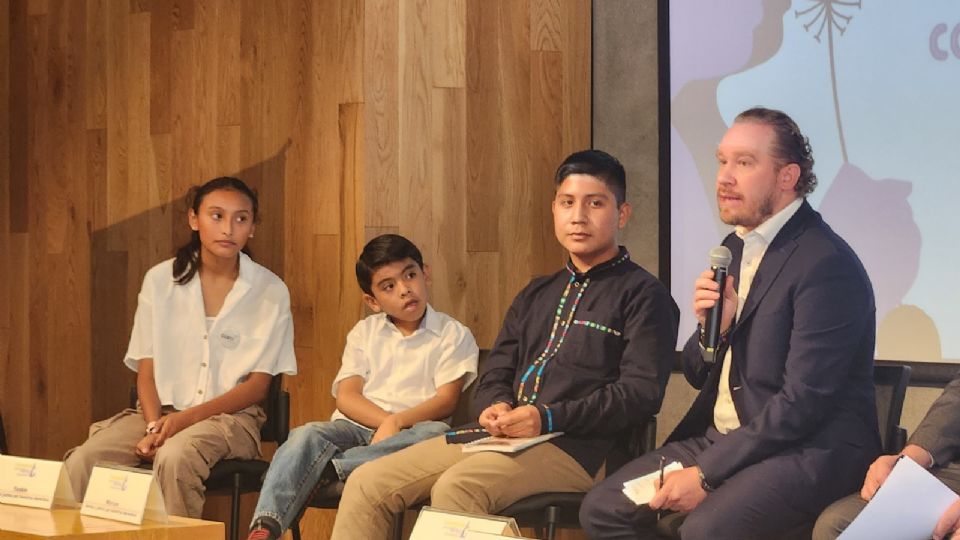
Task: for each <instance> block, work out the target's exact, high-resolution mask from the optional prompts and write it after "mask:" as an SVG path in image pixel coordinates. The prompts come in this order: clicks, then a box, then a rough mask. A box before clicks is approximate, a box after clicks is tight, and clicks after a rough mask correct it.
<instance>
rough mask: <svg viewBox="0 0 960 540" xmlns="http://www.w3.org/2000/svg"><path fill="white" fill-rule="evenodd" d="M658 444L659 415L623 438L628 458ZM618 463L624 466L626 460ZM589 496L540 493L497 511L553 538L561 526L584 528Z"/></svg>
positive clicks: (540, 535)
mask: <svg viewBox="0 0 960 540" xmlns="http://www.w3.org/2000/svg"><path fill="white" fill-rule="evenodd" d="M656 444H657V418H656V417H655V416H654V417H651V418H650V419H649V420H647V422H646V423H645V424H644V425H643V426H640V427H638V428H636V429H635V430H633V431H632V432H631V433H630V435H629V436H628V437H627V438H626V439H625V440H624V441H622V445H623V449H624V452H625V454H626V457H627V458H628V459H633V458H636V457H640V456H641V455H643V454H645V453H647V452H649V451H651V450H653V449H654V448H656ZM617 465H623V463H619V464H617ZM608 466H609V465H608ZM614 470H616V467H615V468H612V469H609V470H608V471H607V474H610V473H612V472H614ZM585 496H586V493H538V494H536V495H531V496H529V497H525V498H523V499H520V500H519V501H517V502H515V503H513V504H511V505H510V506H508V507H506V508H504V509H503V510H500V511H499V512H497V514H498V515H501V516H507V517H512V518H513V519H515V520H516V521H517V524H518V525H519V526H521V527H531V528H533V529H534V530H535V531H536V536H537V538H546V539H547V540H553V539H554V537H555V536H556V531H557V529H579V528H580V517H579V516H580V505H581V504H582V503H583V498H584V497H585Z"/></svg>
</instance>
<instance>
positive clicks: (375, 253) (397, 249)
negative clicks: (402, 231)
mask: <svg viewBox="0 0 960 540" xmlns="http://www.w3.org/2000/svg"><path fill="white" fill-rule="evenodd" d="M408 258H409V259H413V262H415V263H417V265H418V266H420V269H421V270H423V255H422V254H421V253H420V250H419V249H418V248H417V246H415V245H414V244H413V242H411V241H409V240H407V239H406V238H404V237H402V236H400V235H399V234H381V235H380V236H378V237H376V238H374V239H373V240H371V241H369V242H367V245H365V246H363V252H362V253H360V258H359V259H357V267H356V268H357V283H359V284H360V288H361V289H362V290H363V292H365V293H367V294H369V295H372V294H373V290H372V289H371V288H370V287H371V285H372V283H371V280H372V279H373V273H374V272H376V271H377V268H380V267H381V266H383V265H386V264H390V263H392V262H396V261H402V260H404V259H408Z"/></svg>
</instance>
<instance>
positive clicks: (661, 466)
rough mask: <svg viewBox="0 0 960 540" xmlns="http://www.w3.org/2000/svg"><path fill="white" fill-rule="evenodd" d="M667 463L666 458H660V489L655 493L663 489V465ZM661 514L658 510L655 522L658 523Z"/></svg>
mask: <svg viewBox="0 0 960 540" xmlns="http://www.w3.org/2000/svg"><path fill="white" fill-rule="evenodd" d="M666 462H667V457H666V456H662V455H661V456H660V487H658V488H657V491H659V490H661V489H663V464H664V463H666ZM661 514H663V511H662V510H660V509H659V508H658V509H657V521H660V516H661Z"/></svg>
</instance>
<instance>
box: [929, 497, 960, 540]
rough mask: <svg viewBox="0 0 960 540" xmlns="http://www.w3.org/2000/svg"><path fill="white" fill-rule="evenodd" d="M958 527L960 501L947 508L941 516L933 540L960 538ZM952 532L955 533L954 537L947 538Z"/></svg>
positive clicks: (959, 523)
mask: <svg viewBox="0 0 960 540" xmlns="http://www.w3.org/2000/svg"><path fill="white" fill-rule="evenodd" d="M958 525H960V501H955V502H954V503H953V504H951V505H950V508H947V510H946V511H945V512H944V513H943V515H942V516H940V521H938V522H937V526H936V527H935V528H934V529H933V540H943V539H944V538H951V539H958V538H960V530H957V526H958ZM951 532H953V535H952V536H947V535H949V534H950V533H951Z"/></svg>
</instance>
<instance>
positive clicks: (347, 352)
mask: <svg viewBox="0 0 960 540" xmlns="http://www.w3.org/2000/svg"><path fill="white" fill-rule="evenodd" d="M478 354H479V349H478V348H477V342H476V341H475V340H474V338H473V334H472V333H471V332H470V330H469V329H468V328H467V327H466V326H464V325H462V324H461V323H460V322H459V321H457V320H456V319H454V318H453V317H451V316H449V315H447V314H445V313H440V312H438V311H434V309H433V307H431V306H430V305H429V304H428V305H427V311H426V314H425V315H424V318H423V321H422V322H421V323H420V328H418V329H417V330H416V331H415V332H414V333H413V334H411V335H409V336H404V335H403V334H401V333H400V330H399V329H397V327H396V326H395V325H394V324H393V323H392V322H390V320H389V318H387V315H386V314H384V313H378V314H375V315H370V316H369V317H366V318H365V319H363V320H361V321H360V322H358V323H357V324H356V325H355V326H354V327H353V329H352V330H350V333H349V334H348V335H347V345H346V347H344V349H343V360H342V363H341V366H340V371H339V372H338V373H337V376H336V378H335V379H334V381H333V388H332V392H333V396H334V397H336V396H337V389H338V386H339V384H340V381H342V380H344V379H347V378H349V377H353V376H357V375H359V376H360V377H362V378H363V396H364V397H365V398H367V399H368V400H370V401H372V402H373V403H374V404H375V405H377V406H378V407H380V408H381V409H383V410H385V411H387V412H388V413H396V412H400V411H404V410H407V409H409V408H411V407H415V406H417V405H419V404H421V403H423V402H424V401H426V400H427V399H430V398H431V397H433V396H434V395H436V393H437V388H439V387H440V386H443V385H444V384H447V383H450V382H453V381H455V380H457V379H459V378H461V377H464V376H465V375H466V377H465V379H464V384H463V387H464V388H466V387H467V386H468V385H469V384H470V383H471V382H473V379H475V378H476V376H477V356H478ZM330 419H331V420H337V419H345V420H350V419H349V418H347V416H346V415H344V414H343V413H341V412H340V411H339V410H336V411H334V412H333V415H332V416H331V418H330ZM351 421H352V420H351Z"/></svg>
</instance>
